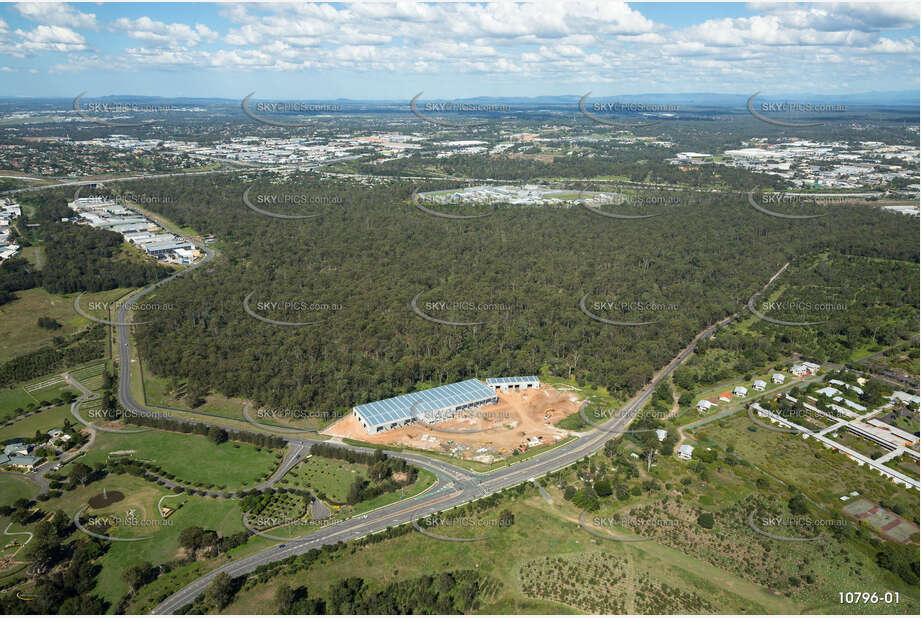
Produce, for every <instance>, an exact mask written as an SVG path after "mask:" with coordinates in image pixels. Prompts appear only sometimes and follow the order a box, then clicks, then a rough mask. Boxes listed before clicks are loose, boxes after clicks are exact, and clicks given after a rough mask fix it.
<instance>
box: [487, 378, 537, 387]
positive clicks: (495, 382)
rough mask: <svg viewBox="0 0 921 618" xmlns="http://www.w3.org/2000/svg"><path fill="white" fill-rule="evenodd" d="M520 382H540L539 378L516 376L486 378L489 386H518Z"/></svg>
mask: <svg viewBox="0 0 921 618" xmlns="http://www.w3.org/2000/svg"><path fill="white" fill-rule="evenodd" d="M519 382H540V380H538V379H537V376H514V377H510V378H486V384H488V385H489V386H502V385H503V384H517V383H519Z"/></svg>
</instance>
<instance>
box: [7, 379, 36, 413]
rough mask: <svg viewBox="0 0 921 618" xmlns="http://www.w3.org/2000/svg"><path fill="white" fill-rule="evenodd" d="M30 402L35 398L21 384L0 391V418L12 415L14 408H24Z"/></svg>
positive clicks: (33, 401)
mask: <svg viewBox="0 0 921 618" xmlns="http://www.w3.org/2000/svg"><path fill="white" fill-rule="evenodd" d="M30 403H35V400H34V399H33V398H32V397H30V396H29V393H27V392H26V391H25V390H23V388H22V387H21V386H20V387H16V388H10V389H6V390H3V391H0V419H4V418H7V417H9V416H13V411H14V410H16V409H17V408H22V409H25V407H26V406H27V405H29V404H30Z"/></svg>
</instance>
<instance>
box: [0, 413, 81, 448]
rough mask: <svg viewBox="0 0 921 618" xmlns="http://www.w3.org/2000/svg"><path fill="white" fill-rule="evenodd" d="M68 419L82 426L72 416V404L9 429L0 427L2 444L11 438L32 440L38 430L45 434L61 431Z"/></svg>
mask: <svg viewBox="0 0 921 618" xmlns="http://www.w3.org/2000/svg"><path fill="white" fill-rule="evenodd" d="M68 417H70V419H71V420H72V421H73V423H74V425H76V426H77V427H80V426H81V425H80V424H79V423H78V422H77V420H76V419H75V418H73V417H72V416H70V404H65V405H62V406H55V407H54V408H49V409H48V410H45V411H43V412H38V413H36V414H33V415H31V416H28V417H26V418H24V419H22V420H21V421H17V422H15V423H13V424H12V425H9V426H7V427H0V442H3V441H6V440H9V439H10V438H31V437H32V436H33V435H35V431H36V430H39V431H41V432H42V433H44V432H47V431H48V430H49V429H60V428H61V427H62V425H63V424H64V419H65V418H68Z"/></svg>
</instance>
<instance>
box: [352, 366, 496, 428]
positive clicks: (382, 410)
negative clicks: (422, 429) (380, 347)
mask: <svg viewBox="0 0 921 618" xmlns="http://www.w3.org/2000/svg"><path fill="white" fill-rule="evenodd" d="M498 402H499V398H498V397H497V396H496V391H495V389H494V388H492V387H490V386H487V385H485V384H483V383H482V382H480V381H479V380H477V379H475V378H473V379H470V380H464V381H463V382H457V383H456V384H446V385H444V386H436V387H435V388H430V389H427V390H424V391H419V392H417V393H408V394H406V395H398V396H397V397H391V398H389V399H382V400H380V401H373V402H371V403H365V404H362V405H359V406H355V407H354V408H352V413H353V414H354V415H355V418H356V419H357V420H358V423H359V424H360V425H361V426H362V427H363V428H364V430H365V431H366V432H368V433H369V434H375V433H380V432H382V431H388V430H390V429H396V428H398V427H402V426H403V425H408V424H410V423H415V422H418V421H421V422H424V423H437V422H439V421H443V420H446V419H449V418H452V417H453V416H454V415H455V414H456V413H457V412H460V411H461V410H468V409H470V408H479V407H481V406H485V405H488V404H491V403H498Z"/></svg>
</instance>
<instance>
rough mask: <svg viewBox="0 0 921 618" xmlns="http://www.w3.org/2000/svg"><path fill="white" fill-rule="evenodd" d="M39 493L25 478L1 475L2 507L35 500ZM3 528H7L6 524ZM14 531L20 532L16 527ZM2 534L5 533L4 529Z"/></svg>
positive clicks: (0, 499)
mask: <svg viewBox="0 0 921 618" xmlns="http://www.w3.org/2000/svg"><path fill="white" fill-rule="evenodd" d="M38 491H39V489H38V486H37V485H36V484H35V483H33V482H32V481H30V480H28V479H27V478H25V477H19V476H16V475H14V474H0V505H6V504H13V503H14V502H16V501H17V500H19V499H20V498H34V497H35V495H36V494H37V493H38ZM3 527H4V528H5V527H6V524H5V523H4V524H3ZM13 529H14V530H18V528H16V527H15V526H14V527H13ZM0 532H3V529H2V528H0ZM23 538H25V537H23Z"/></svg>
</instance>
